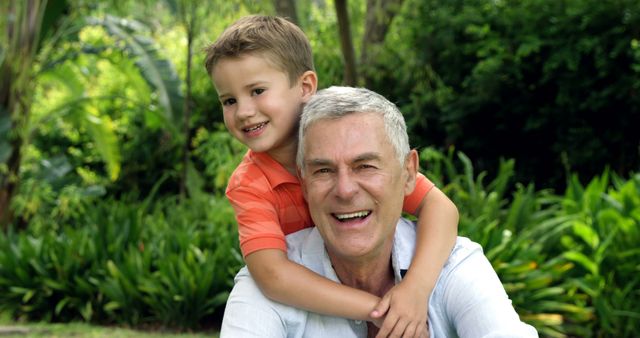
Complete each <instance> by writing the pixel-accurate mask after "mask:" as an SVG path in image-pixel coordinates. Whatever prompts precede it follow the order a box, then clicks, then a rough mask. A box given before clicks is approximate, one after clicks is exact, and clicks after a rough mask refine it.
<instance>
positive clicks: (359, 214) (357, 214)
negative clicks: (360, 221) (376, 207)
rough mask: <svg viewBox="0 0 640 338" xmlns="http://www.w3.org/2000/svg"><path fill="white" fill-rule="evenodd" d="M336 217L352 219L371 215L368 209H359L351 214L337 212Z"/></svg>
mask: <svg viewBox="0 0 640 338" xmlns="http://www.w3.org/2000/svg"><path fill="white" fill-rule="evenodd" d="M335 215H336V218H337V219H339V220H341V221H344V220H348V219H352V218H363V217H367V216H368V215H369V212H368V211H358V212H353V213H350V214H335Z"/></svg>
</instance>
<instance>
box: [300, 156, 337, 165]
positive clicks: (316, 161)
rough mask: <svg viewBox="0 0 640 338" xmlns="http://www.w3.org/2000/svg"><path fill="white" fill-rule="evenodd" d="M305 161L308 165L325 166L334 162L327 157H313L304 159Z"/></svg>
mask: <svg viewBox="0 0 640 338" xmlns="http://www.w3.org/2000/svg"><path fill="white" fill-rule="evenodd" d="M304 163H305V164H306V165H308V166H315V167H318V166H325V165H330V164H332V163H333V162H331V161H330V160H327V159H323V158H312V159H309V160H306V161H304Z"/></svg>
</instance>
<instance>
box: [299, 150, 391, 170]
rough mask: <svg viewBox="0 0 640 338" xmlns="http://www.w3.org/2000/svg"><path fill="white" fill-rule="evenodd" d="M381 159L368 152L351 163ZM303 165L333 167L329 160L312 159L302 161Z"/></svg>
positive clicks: (375, 154) (374, 153)
mask: <svg viewBox="0 0 640 338" xmlns="http://www.w3.org/2000/svg"><path fill="white" fill-rule="evenodd" d="M381 159H382V156H381V155H380V153H377V152H368V153H362V154H360V155H358V156H356V157H355V158H354V159H353V160H352V161H351V162H352V163H360V162H367V161H379V160H381ZM304 163H305V165H308V166H316V167H320V166H327V165H333V161H331V160H329V159H324V158H312V159H308V160H306V161H304Z"/></svg>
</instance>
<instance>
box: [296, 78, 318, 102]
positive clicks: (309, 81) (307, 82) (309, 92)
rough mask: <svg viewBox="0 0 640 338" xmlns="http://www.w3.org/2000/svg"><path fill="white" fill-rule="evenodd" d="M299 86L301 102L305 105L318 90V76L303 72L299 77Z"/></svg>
mask: <svg viewBox="0 0 640 338" xmlns="http://www.w3.org/2000/svg"><path fill="white" fill-rule="evenodd" d="M300 85H301V87H302V100H303V102H305V103H306V102H307V101H309V99H310V98H311V96H313V94H315V93H316V91H317V90H318V75H316V72H314V71H311V70H308V71H306V72H304V74H302V75H301V76H300Z"/></svg>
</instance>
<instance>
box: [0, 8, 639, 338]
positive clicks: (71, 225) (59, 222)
mask: <svg viewBox="0 0 640 338" xmlns="http://www.w3.org/2000/svg"><path fill="white" fill-rule="evenodd" d="M283 4H284V5H283ZM287 4H294V5H295V10H294V11H293V12H291V11H289V12H286V9H287V6H286V5H287ZM0 8H2V14H3V15H0V25H1V26H2V28H3V30H2V31H3V35H2V40H1V41H2V44H1V45H0V74H1V75H2V76H1V77H0V78H1V79H0V224H1V226H2V227H1V229H2V231H0V313H3V314H6V315H8V316H10V317H11V318H14V319H15V320H17V321H39V320H46V321H51V322H68V321H75V320H82V321H86V322H91V323H98V324H116V325H124V326H132V327H141V328H158V327H161V328H171V329H178V330H194V329H195V330H203V329H209V328H212V327H214V328H215V326H216V325H218V323H219V320H220V317H221V314H222V312H223V309H224V303H225V301H226V297H227V295H228V292H229V290H230V288H231V286H232V284H233V275H234V274H235V272H236V271H237V270H238V268H239V267H240V266H241V265H242V259H241V256H240V255H239V252H238V243H237V232H236V229H235V224H234V218H233V211H232V209H231V208H230V206H229V205H228V203H227V201H226V200H225V198H224V194H223V193H224V187H225V186H226V181H227V178H228V177H229V175H230V174H231V172H232V171H233V169H234V168H235V166H236V165H237V163H238V162H239V161H240V158H241V157H242V155H243V154H244V152H245V149H244V147H243V146H242V145H241V144H239V143H238V142H236V141H235V140H233V139H232V138H231V137H230V136H229V135H228V133H226V131H225V129H224V126H223V125H222V119H221V112H220V105H219V103H218V100H217V97H216V94H215V91H214V89H213V87H212V85H211V83H210V80H209V78H208V77H207V74H206V72H205V70H204V67H203V66H202V65H203V59H204V55H203V52H202V48H203V47H204V46H206V45H207V44H208V43H210V42H212V41H213V40H214V39H215V37H216V36H217V35H218V34H220V32H222V30H223V29H224V27H226V26H227V25H228V24H230V23H231V22H233V21H234V20H235V19H237V18H239V17H241V16H243V15H246V14H250V13H267V14H276V13H280V14H285V15H288V16H289V17H291V18H292V19H293V20H295V21H296V22H298V23H299V24H300V26H301V27H302V28H303V30H304V31H305V33H306V34H307V35H308V36H309V39H310V41H311V44H312V47H313V49H314V57H315V64H316V69H317V72H318V74H319V79H320V87H326V86H329V85H331V84H339V83H343V84H355V85H362V86H367V87H369V88H372V89H374V90H376V91H378V92H380V93H382V94H383V95H385V96H386V97H388V98H390V99H392V100H393V101H394V102H396V103H397V104H398V106H399V107H400V108H401V110H402V111H403V112H404V113H405V117H406V119H407V122H408V126H409V129H410V136H411V141H412V144H414V145H415V146H417V147H418V149H419V150H420V153H421V164H422V168H423V169H424V170H425V172H426V174H427V175H428V177H429V178H431V179H432V180H433V181H434V182H436V183H437V184H438V186H439V187H441V189H443V191H445V193H447V195H448V196H450V197H451V198H452V199H453V201H454V202H455V203H456V205H457V206H458V208H459V210H460V214H461V218H460V227H459V229H460V233H461V235H464V236H468V237H470V238H472V239H473V240H475V241H477V242H479V243H480V244H482V246H483V247H484V250H485V253H486V255H487V256H488V257H489V259H490V260H491V262H492V264H493V266H494V268H495V269H496V271H497V272H498V274H499V276H500V278H501V280H502V282H503V284H504V286H505V288H506V289H507V292H508V293H509V295H510V297H511V298H512V300H513V303H514V306H515V307H516V309H517V311H518V312H519V314H520V315H521V317H522V318H523V320H525V321H527V322H529V323H531V324H532V325H534V326H535V327H536V328H537V329H538V330H539V332H540V334H541V336H545V337H633V336H635V335H637V333H636V332H638V330H639V329H640V326H639V325H638V323H640V305H639V304H640V291H638V290H640V288H639V283H640V277H638V276H640V274H639V273H638V272H640V271H639V270H640V259H639V257H640V249H639V248H638V243H640V235H639V231H640V230H639V224H640V176H639V174H638V166H639V164H640V154H639V152H640V133H638V132H637V129H638V126H639V125H640V113H639V110H640V102H639V94H638V89H639V87H640V80H639V76H638V75H639V72H640V43H639V42H638V41H640V28H639V27H640V4H639V3H638V2H637V1H629V0H620V1H615V2H603V1H595V0H563V1H534V0H520V1H515V0H502V1H484V0H466V1H458V0H451V1H446V2H442V1H434V0H387V1H365V0H351V1H348V2H347V1H335V2H334V1H328V0H327V1H313V2H303V1H272V2H260V1H249V0H242V1H240V0H239V1H233V2H231V1H207V2H197V1H191V0H179V1H178V0H175V1H170V0H166V1H151V0H145V1H94V0H76V1H35V0H34V1H13V0H10V1H9V2H3V4H2V5H0ZM289 8H290V7H289ZM341 11H342V13H347V14H348V15H347V18H348V20H349V22H348V23H349V26H350V30H349V31H347V33H348V34H345V31H342V30H340V29H339V28H338V23H344V22H339V19H338V17H339V16H338V15H337V13H340V12H341ZM372 18H373V19H372ZM375 18H383V19H385V18H386V20H379V19H375ZM38 22H41V25H37V24H35V23H38ZM18 23H22V24H21V25H19V24H18ZM10 28H11V29H10ZM381 32H382V33H381ZM341 42H343V44H344V42H348V43H347V45H350V46H351V52H353V56H355V57H352V58H351V59H354V60H355V62H349V60H350V58H349V57H348V55H349V50H350V49H346V50H345V49H341ZM347 74H353V75H355V76H354V77H349V76H347Z"/></svg>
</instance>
